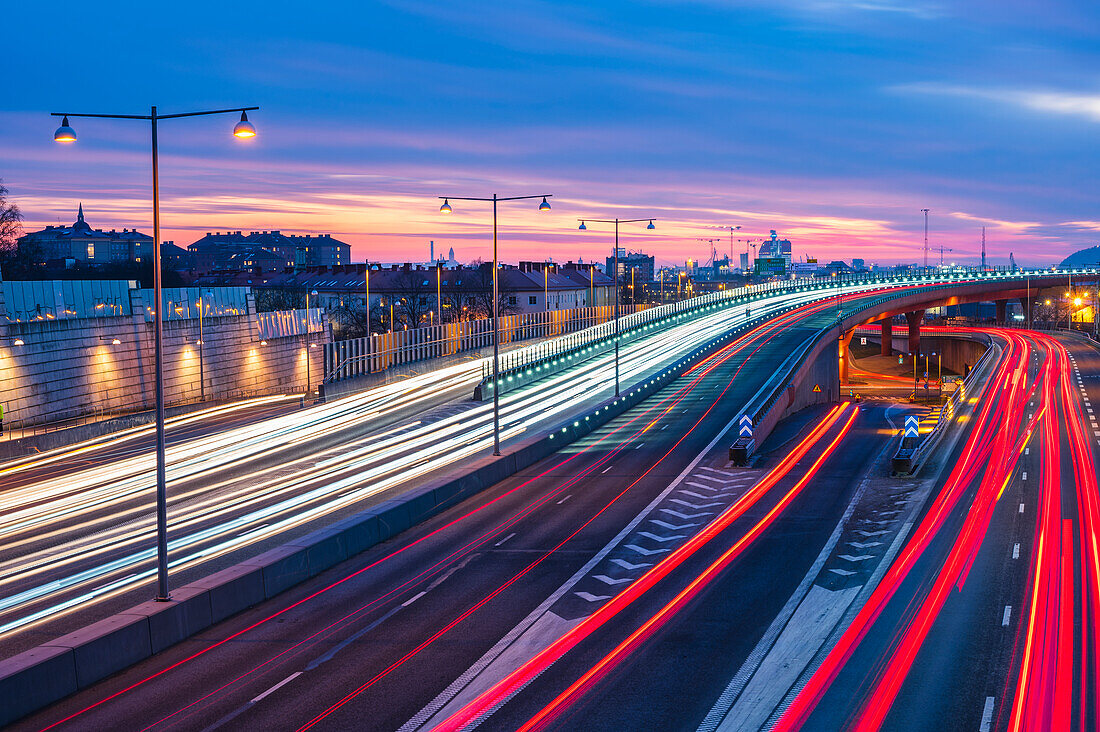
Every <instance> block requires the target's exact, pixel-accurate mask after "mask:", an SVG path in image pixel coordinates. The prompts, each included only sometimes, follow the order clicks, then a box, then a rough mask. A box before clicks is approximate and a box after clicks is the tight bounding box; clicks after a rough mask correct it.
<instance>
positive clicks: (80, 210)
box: [76, 201, 84, 224]
mask: <svg viewBox="0 0 1100 732" xmlns="http://www.w3.org/2000/svg"><path fill="white" fill-rule="evenodd" d="M76 221H77V223H81V224H82V223H84V202H83V201H81V202H80V203H79V204H77V207H76Z"/></svg>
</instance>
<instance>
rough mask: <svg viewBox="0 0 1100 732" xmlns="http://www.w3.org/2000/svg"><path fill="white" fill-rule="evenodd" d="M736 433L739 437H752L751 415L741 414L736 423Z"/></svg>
mask: <svg viewBox="0 0 1100 732" xmlns="http://www.w3.org/2000/svg"><path fill="white" fill-rule="evenodd" d="M738 424H739V426H738V435H739V436H741V437H752V417H750V416H749V415H747V414H742V415H741V420H740V422H739V423H738Z"/></svg>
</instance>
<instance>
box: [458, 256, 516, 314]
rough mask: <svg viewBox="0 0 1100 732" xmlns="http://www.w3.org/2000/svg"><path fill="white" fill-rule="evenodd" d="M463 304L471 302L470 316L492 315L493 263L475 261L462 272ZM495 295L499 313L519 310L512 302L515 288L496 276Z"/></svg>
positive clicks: (510, 312)
mask: <svg viewBox="0 0 1100 732" xmlns="http://www.w3.org/2000/svg"><path fill="white" fill-rule="evenodd" d="M461 290H462V296H463V304H466V303H467V302H472V303H473V304H472V305H471V306H470V313H471V317H477V318H488V317H490V316H491V315H492V306H493V265H492V263H491V262H481V261H480V260H479V261H476V262H472V263H471V264H470V267H469V268H468V269H466V270H465V271H464V272H463V277H462V288H461ZM497 295H498V296H499V297H498V304H499V310H498V312H499V313H500V314H501V315H511V314H512V313H516V312H519V309H520V308H519V305H518V304H512V298H513V297H515V296H516V290H515V289H514V288H511V287H508V286H506V285H505V284H504V280H503V278H501V277H500V276H499V273H498V277H497Z"/></svg>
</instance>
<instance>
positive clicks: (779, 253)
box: [759, 229, 791, 268]
mask: <svg viewBox="0 0 1100 732" xmlns="http://www.w3.org/2000/svg"><path fill="white" fill-rule="evenodd" d="M771 235H772V236H771V238H770V239H765V240H764V243H763V244H761V245H760V253H759V256H761V257H767V258H771V259H782V260H783V261H784V262H786V266H787V267H788V268H789V267H790V266H791V241H790V239H780V238H779V236H778V234H776V233H775V229H772V232H771Z"/></svg>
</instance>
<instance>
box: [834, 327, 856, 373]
mask: <svg viewBox="0 0 1100 732" xmlns="http://www.w3.org/2000/svg"><path fill="white" fill-rule="evenodd" d="M854 334H855V331H854V330H850V331H848V332H847V333H845V334H844V335H842V336H841V337H840V341H839V346H840V347H839V349H838V350H839V358H840V383H841V384H847V383H848V347H849V346H851V345H852V336H853V335H854Z"/></svg>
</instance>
